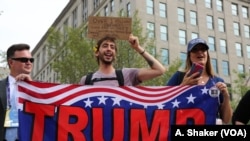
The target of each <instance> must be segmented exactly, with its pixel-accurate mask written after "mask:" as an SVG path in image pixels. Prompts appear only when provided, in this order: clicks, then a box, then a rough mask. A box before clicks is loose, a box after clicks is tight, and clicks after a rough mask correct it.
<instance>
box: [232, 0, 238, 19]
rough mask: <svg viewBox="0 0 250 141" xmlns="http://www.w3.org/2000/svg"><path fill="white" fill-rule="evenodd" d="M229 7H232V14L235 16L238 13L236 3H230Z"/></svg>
mask: <svg viewBox="0 0 250 141" xmlns="http://www.w3.org/2000/svg"><path fill="white" fill-rule="evenodd" d="M231 8H232V15H234V16H237V15H238V5H237V4H235V3H232V5H231Z"/></svg>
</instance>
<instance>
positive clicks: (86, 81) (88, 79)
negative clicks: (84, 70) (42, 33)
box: [85, 72, 93, 85]
mask: <svg viewBox="0 0 250 141" xmlns="http://www.w3.org/2000/svg"><path fill="white" fill-rule="evenodd" d="M92 75H93V72H90V73H88V74H87V76H86V79H85V85H93V81H91V79H92Z"/></svg>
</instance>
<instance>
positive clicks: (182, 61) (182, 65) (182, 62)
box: [180, 52, 187, 69]
mask: <svg viewBox="0 0 250 141" xmlns="http://www.w3.org/2000/svg"><path fill="white" fill-rule="evenodd" d="M186 59H187V53H184V52H181V53H180V60H181V68H183V69H184V68H185V65H186Z"/></svg>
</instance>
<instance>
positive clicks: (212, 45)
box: [207, 36, 216, 51]
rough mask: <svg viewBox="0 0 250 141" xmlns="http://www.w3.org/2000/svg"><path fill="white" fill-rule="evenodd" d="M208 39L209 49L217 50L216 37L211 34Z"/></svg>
mask: <svg viewBox="0 0 250 141" xmlns="http://www.w3.org/2000/svg"><path fill="white" fill-rule="evenodd" d="M207 41H208V43H207V44H208V46H209V50H210V51H215V50H216V48H215V39H214V37H212V36H209V37H208V40H207Z"/></svg>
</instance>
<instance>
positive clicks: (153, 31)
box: [147, 22, 155, 38]
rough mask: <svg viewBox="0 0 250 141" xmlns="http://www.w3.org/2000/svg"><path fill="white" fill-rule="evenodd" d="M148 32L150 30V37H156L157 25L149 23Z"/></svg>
mask: <svg viewBox="0 0 250 141" xmlns="http://www.w3.org/2000/svg"><path fill="white" fill-rule="evenodd" d="M147 30H148V37H149V38H154V37H155V24H154V23H151V22H148V23H147Z"/></svg>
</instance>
